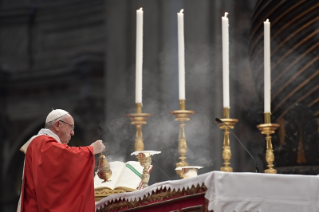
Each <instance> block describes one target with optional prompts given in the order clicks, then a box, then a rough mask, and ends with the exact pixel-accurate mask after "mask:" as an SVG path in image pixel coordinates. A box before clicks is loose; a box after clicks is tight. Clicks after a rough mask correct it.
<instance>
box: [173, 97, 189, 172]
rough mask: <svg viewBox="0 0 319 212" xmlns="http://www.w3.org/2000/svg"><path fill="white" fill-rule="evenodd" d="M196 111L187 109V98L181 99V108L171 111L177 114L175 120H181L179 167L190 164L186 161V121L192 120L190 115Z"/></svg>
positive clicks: (174, 114)
mask: <svg viewBox="0 0 319 212" xmlns="http://www.w3.org/2000/svg"><path fill="white" fill-rule="evenodd" d="M194 113H195V112H194V111H192V110H185V100H179V110H174V111H171V112H170V114H172V115H173V116H175V121H179V122H180V125H179V136H178V151H179V154H180V157H179V159H180V162H178V163H176V168H177V167H183V166H188V163H187V162H186V156H185V155H186V152H187V142H186V137H185V122H186V121H189V120H190V118H189V117H190V116H191V115H192V114H194ZM176 172H177V174H178V175H179V176H180V178H183V174H182V171H181V170H176Z"/></svg>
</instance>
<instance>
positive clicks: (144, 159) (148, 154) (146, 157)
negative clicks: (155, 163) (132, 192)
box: [131, 150, 161, 188]
mask: <svg viewBox="0 0 319 212" xmlns="http://www.w3.org/2000/svg"><path fill="white" fill-rule="evenodd" d="M160 153H161V152H160V151H151V150H148V151H147V150H146V151H135V152H133V153H132V154H131V155H137V157H138V158H139V162H140V164H141V166H143V167H144V169H143V174H142V182H143V185H142V188H146V187H147V186H148V185H147V183H148V181H149V180H150V174H149V173H148V169H149V167H150V165H151V164H152V155H155V154H160Z"/></svg>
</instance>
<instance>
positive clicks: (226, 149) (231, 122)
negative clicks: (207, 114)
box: [218, 107, 238, 172]
mask: <svg viewBox="0 0 319 212" xmlns="http://www.w3.org/2000/svg"><path fill="white" fill-rule="evenodd" d="M223 111H224V112H223V113H224V115H223V116H224V118H222V119H221V120H222V121H223V122H224V123H225V124H227V125H228V126H229V128H230V129H234V126H235V124H236V123H237V122H238V119H231V118H229V108H225V107H224V110H223ZM218 124H219V128H220V129H222V130H224V141H223V159H224V166H223V167H220V170H221V171H224V172H232V171H233V168H232V167H231V166H230V162H229V161H230V159H231V148H230V142H229V129H228V127H227V126H225V125H224V124H223V123H218Z"/></svg>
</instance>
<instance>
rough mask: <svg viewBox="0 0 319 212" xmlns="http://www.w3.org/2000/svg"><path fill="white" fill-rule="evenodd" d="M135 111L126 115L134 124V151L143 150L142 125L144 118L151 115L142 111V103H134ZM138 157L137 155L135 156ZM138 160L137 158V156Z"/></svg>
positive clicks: (144, 121) (144, 122)
mask: <svg viewBox="0 0 319 212" xmlns="http://www.w3.org/2000/svg"><path fill="white" fill-rule="evenodd" d="M135 109H136V113H133V114H127V115H126V117H128V118H130V119H131V120H132V122H131V123H132V124H133V125H135V126H136V138H135V144H134V149H135V151H143V150H144V142H143V133H142V125H144V124H146V123H147V122H146V119H147V118H148V117H150V116H151V114H149V113H142V104H141V103H136V104H135ZM137 158H138V157H137ZM138 160H139V158H138Z"/></svg>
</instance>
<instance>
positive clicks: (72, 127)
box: [59, 120, 75, 131]
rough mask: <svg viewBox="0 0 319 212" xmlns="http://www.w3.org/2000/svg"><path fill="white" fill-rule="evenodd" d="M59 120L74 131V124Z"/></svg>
mask: <svg viewBox="0 0 319 212" xmlns="http://www.w3.org/2000/svg"><path fill="white" fill-rule="evenodd" d="M59 122H62V123H64V124H67V125H69V127H71V129H72V130H73V131H74V128H75V126H74V125H72V124H69V123H67V122H65V121H62V120H59Z"/></svg>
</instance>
